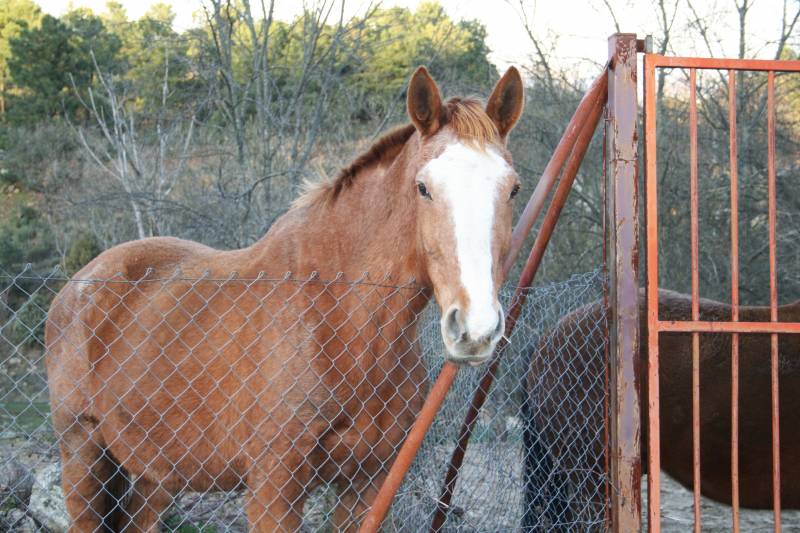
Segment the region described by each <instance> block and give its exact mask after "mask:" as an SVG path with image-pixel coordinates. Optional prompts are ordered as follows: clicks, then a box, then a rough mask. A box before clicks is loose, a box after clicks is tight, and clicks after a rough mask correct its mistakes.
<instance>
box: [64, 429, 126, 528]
mask: <svg viewBox="0 0 800 533" xmlns="http://www.w3.org/2000/svg"><path fill="white" fill-rule="evenodd" d="M58 429H59V428H57V430H58ZM59 434H60V443H59V447H60V450H61V487H62V490H63V491H64V503H65V505H66V508H67V513H68V514H69V517H70V522H71V525H70V528H69V532H70V533H90V532H91V533H93V532H95V531H103V530H104V529H110V530H112V531H113V530H116V525H117V520H118V518H119V512H120V510H121V506H120V505H121V501H122V499H123V497H124V496H125V492H126V489H127V477H126V475H125V472H124V471H123V470H122V469H121V468H120V467H119V465H117V464H116V463H115V462H114V461H113V460H112V458H111V456H110V455H108V454H107V453H106V451H105V449H104V444H103V441H102V438H101V437H100V432H99V430H98V429H97V424H96V422H94V421H92V420H90V419H87V418H84V417H76V418H74V419H73V423H72V424H71V425H70V426H69V427H67V428H64V429H63V431H59Z"/></svg>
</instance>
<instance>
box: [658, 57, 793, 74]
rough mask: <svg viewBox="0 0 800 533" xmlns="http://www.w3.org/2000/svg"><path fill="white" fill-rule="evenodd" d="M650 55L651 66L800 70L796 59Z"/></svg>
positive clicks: (775, 70)
mask: <svg viewBox="0 0 800 533" xmlns="http://www.w3.org/2000/svg"><path fill="white" fill-rule="evenodd" d="M648 56H649V58H650V59H649V64H650V66H651V68H697V69H711V70H752V71H773V72H800V60H796V59H793V60H773V59H722V58H720V59H715V58H712V57H672V56H662V55H658V54H648Z"/></svg>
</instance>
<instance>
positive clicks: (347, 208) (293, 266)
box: [255, 136, 422, 284]
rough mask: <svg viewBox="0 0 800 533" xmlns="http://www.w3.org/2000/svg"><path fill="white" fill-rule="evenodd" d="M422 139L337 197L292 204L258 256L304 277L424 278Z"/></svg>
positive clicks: (364, 173)
mask: <svg viewBox="0 0 800 533" xmlns="http://www.w3.org/2000/svg"><path fill="white" fill-rule="evenodd" d="M418 150H419V149H418V143H417V141H416V136H414V137H412V138H411V139H410V140H409V141H407V142H406V146H405V147H404V148H403V149H402V150H401V151H400V152H399V154H398V155H397V156H396V157H395V158H394V159H393V160H391V161H383V162H380V163H378V164H375V165H373V166H371V167H368V168H365V169H363V170H361V171H360V172H359V175H357V176H356V177H355V179H354V180H353V181H352V183H351V184H350V185H349V186H348V187H346V188H345V189H344V190H342V191H341V192H340V193H339V196H338V197H337V198H336V199H334V200H329V201H326V200H321V201H318V202H315V203H311V204H308V205H305V206H303V207H299V208H293V209H291V210H290V211H289V212H287V213H286V215H284V217H283V218H282V219H281V220H279V221H278V222H276V224H275V227H274V228H273V229H272V230H270V232H268V233H267V235H266V236H265V237H264V238H263V239H262V240H261V241H259V242H258V243H257V244H256V245H255V248H256V249H257V250H258V252H257V254H256V256H257V258H258V259H257V260H258V261H259V262H261V263H263V264H271V265H275V266H278V265H280V266H278V268H280V269H285V270H289V271H292V272H293V273H295V274H297V275H299V276H304V275H308V274H310V273H311V272H317V273H318V275H319V276H320V277H321V278H323V279H324V278H331V277H333V276H336V275H337V274H339V273H343V274H344V276H345V278H347V279H350V280H352V279H360V278H361V277H363V274H364V273H365V272H366V273H369V276H370V279H372V280H375V279H381V280H384V279H385V278H388V280H390V282H391V283H395V284H404V283H407V282H409V281H410V280H411V279H418V280H419V279H421V277H422V276H421V268H420V264H419V261H418V258H419V257H420V255H419V254H418V253H417V245H416V231H417V230H416V202H415V201H414V200H415V196H414V195H413V191H412V185H413V176H414V175H415V174H416V169H415V168H416V167H415V161H416V159H417V157H416V156H417V155H418Z"/></svg>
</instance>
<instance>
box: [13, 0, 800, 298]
mask: <svg viewBox="0 0 800 533" xmlns="http://www.w3.org/2000/svg"><path fill="white" fill-rule="evenodd" d="M509 2H510V3H512V4H514V5H515V6H516V7H517V8H518V12H519V15H520V20H519V23H520V24H522V25H524V27H525V29H526V31H527V34H528V36H529V38H530V44H531V45H532V46H531V49H532V50H533V51H534V53H533V54H532V55H531V57H530V58H529V61H528V62H527V63H526V64H524V65H520V66H521V67H522V68H523V70H524V72H525V77H526V83H527V104H526V108H525V113H524V115H523V118H522V120H521V122H520V124H519V126H518V128H517V130H516V131H515V133H514V134H513V135H512V138H511V141H510V142H511V149H512V152H513V153H514V156H515V164H516V166H517V168H518V170H519V171H520V174H521V175H522V176H523V178H524V189H523V194H522V195H521V197H527V194H529V193H530V192H531V191H532V190H533V188H534V186H535V181H536V179H537V178H538V176H539V174H540V173H541V171H542V170H543V168H544V166H545V164H546V163H547V160H548V158H549V156H550V153H551V152H552V150H553V148H554V147H555V145H556V143H557V142H558V139H559V137H560V135H561V133H562V131H563V129H564V126H565V125H566V123H567V121H568V120H569V118H570V116H571V115H572V112H573V111H574V109H575V106H576V105H577V102H578V101H579V100H580V97H581V96H582V94H583V92H584V91H585V89H586V86H587V85H588V80H585V79H583V78H581V77H580V76H579V75H578V74H577V73H576V72H575V71H574V70H570V69H569V68H567V67H563V68H562V67H560V66H559V64H558V62H557V60H556V59H555V58H554V57H552V55H551V54H550V52H549V50H550V47H549V46H548V41H549V40H550V39H551V38H552V36H551V35H549V34H548V35H547V37H546V38H545V37H543V36H542V35H543V32H542V28H537V27H536V24H535V21H534V20H533V19H532V18H531V17H530V16H529V15H530V14H531V13H532V12H533V11H532V9H531V6H530V4H531V3H530V2H525V1H524V0H519V1H518V3H514V2H511V0H509ZM616 4H617V3H615V2H604V5H605V6H607V7H608V10H609V13H610V15H611V18H612V20H614V21H616V16H615V12H614V11H613V10H612V7H613V6H614V5H616ZM729 4H731V5H729V6H727V7H728V8H731V9H735V10H736V13H738V14H739V21H740V29H742V31H741V32H740V37H739V39H740V42H739V51H740V54H739V55H740V56H742V57H745V56H747V55H748V54H749V53H750V51H751V50H755V49H760V48H763V47H769V48H770V49H771V50H772V49H774V50H775V57H782V58H794V57H796V54H797V48H798V38H797V29H796V25H797V21H798V16H799V15H800V2H798V1H797V0H786V1H785V2H784V10H783V13H775V18H776V20H777V19H780V20H781V25H780V35H775V36H767V35H761V36H759V37H758V39H757V38H755V37H754V36H753V35H752V33H751V32H750V31H744V29H745V28H747V22H748V13H749V12H750V9H751V8H752V7H753V2H752V0H730V2H729ZM715 5H716V4H715ZM652 8H653V16H654V17H655V18H656V19H657V20H658V21H659V28H660V30H659V33H658V34H656V35H654V38H655V43H656V47H657V49H658V51H659V52H661V53H674V52H675V51H674V48H673V43H674V42H675V39H676V37H677V36H679V35H684V36H685V35H690V36H692V37H693V38H694V39H695V41H696V42H701V43H702V42H705V44H706V46H707V48H708V53H709V55H713V53H714V50H716V49H717V48H716V47H715V45H714V42H713V39H714V35H715V34H714V32H713V31H711V30H712V28H713V24H714V20H715V18H714V12H713V10H711V11H708V10H706V11H703V12H702V13H700V12H699V10H698V9H696V6H695V5H694V4H693V3H692V2H691V1H689V0H674V1H668V0H652ZM678 14H684V15H686V20H687V21H688V22H686V23H685V24H684V25H679V24H678V23H677V22H676V20H678V19H677V18H676V17H678ZM195 20H196V24H195V26H194V27H191V28H189V29H186V30H184V31H180V32H179V31H176V30H175V29H174V28H173V21H174V14H173V13H172V11H171V10H170V8H169V7H168V6H166V5H161V4H156V5H154V6H153V7H152V8H151V9H150V10H149V11H148V12H147V13H146V15H145V16H143V17H142V18H140V19H139V20H130V19H129V17H128V16H127V15H126V12H125V10H124V8H123V6H122V5H121V4H118V3H115V2H109V3H108V4H107V8H106V9H105V11H104V12H103V13H102V14H97V13H93V12H92V11H90V10H88V9H84V8H80V9H72V10H70V11H69V12H67V13H66V14H64V15H63V16H61V17H53V16H51V15H46V14H43V13H42V12H41V10H40V9H39V8H38V7H37V5H36V4H35V3H33V2H32V1H31V0H6V1H5V2H3V3H0V150H2V151H1V152H0V158H1V159H0V267H2V269H4V270H6V271H7V272H16V271H19V270H20V269H21V268H22V267H23V265H25V264H26V263H32V264H33V265H34V268H35V269H38V270H44V269H48V268H51V267H53V266H55V265H60V266H61V267H62V268H65V269H66V270H67V271H68V272H75V271H77V270H78V269H80V267H81V266H82V265H83V264H85V263H86V262H87V261H89V260H90V259H91V258H92V257H93V256H95V255H96V254H97V253H99V252H100V251H102V250H103V249H106V248H108V247H110V246H113V245H115V244H117V243H120V242H123V241H127V240H130V239H136V238H143V237H148V236H154V235H177V236H181V237H185V238H189V239H195V240H198V241H201V242H203V243H205V244H209V245H212V246H217V247H222V248H233V247H242V246H246V245H248V244H250V243H252V242H253V241H254V240H255V239H257V238H259V237H260V236H261V235H263V233H264V232H265V231H266V230H267V228H269V226H270V225H271V224H272V222H273V221H274V220H275V219H276V217H278V216H279V215H280V214H281V213H283V212H284V211H285V210H286V209H287V207H288V204H289V202H290V201H291V199H293V198H294V197H295V196H296V194H297V192H298V189H299V187H300V185H301V184H302V182H303V181H304V180H306V179H312V180H313V179H318V178H319V177H321V176H326V175H330V174H333V173H335V172H336V171H337V169H338V168H339V167H341V166H342V165H344V164H346V163H347V162H348V161H349V160H350V159H352V158H353V157H354V156H355V155H357V154H358V153H359V152H360V151H361V150H363V149H364V148H365V147H366V146H367V145H369V143H370V142H372V141H373V140H374V139H375V138H376V137H377V136H378V135H380V134H381V133H382V132H383V131H385V130H386V129H388V128H389V127H391V126H393V125H395V124H397V123H400V122H404V121H405V120H406V119H405V109H404V99H405V87H406V83H407V79H408V76H409V74H410V72H412V70H413V68H415V67H416V66H417V65H419V64H425V65H427V66H428V67H429V69H430V70H431V72H432V73H433V75H434V77H435V78H436V79H437V81H438V82H439V83H440V85H441V86H442V88H443V91H444V92H445V94H447V95H455V94H478V95H484V96H485V95H486V94H488V92H489V91H490V89H491V87H492V84H493V83H494V82H495V81H496V79H497V78H498V69H497V68H496V66H495V65H493V64H492V63H491V62H490V60H489V54H490V52H491V51H490V49H489V47H488V45H487V41H486V30H485V28H484V26H483V25H482V24H481V23H480V21H476V20H453V19H452V18H451V17H449V16H448V15H447V12H446V11H445V10H444V9H443V8H442V7H441V6H440V5H439V4H437V3H435V2H430V3H423V4H421V5H420V6H419V7H418V8H417V9H415V10H410V9H407V8H401V7H391V6H386V7H381V6H378V5H376V6H370V7H367V8H366V9H364V10H363V11H362V12H361V13H360V14H359V15H357V16H355V17H350V18H348V17H345V15H344V9H343V7H342V4H341V3H340V2H334V1H329V0H319V1H317V2H312V3H308V4H306V8H305V10H304V11H303V12H302V13H301V14H300V15H298V16H297V17H296V18H294V19H293V20H279V19H277V18H275V16H274V3H270V2H269V1H266V0H265V1H263V2H256V3H251V2H249V1H247V0H205V1H204V2H202V3H201V4H198V11H197V15H196V17H195ZM681 20H682V19H681ZM611 31H613V28H609V33H610V32H611ZM556 37H557V36H556ZM759 39H760V40H759ZM597 46H604V43H597ZM599 68H600V66H599V65H598V67H597V71H598V72H599ZM724 76H725V73H721V74H720V73H715V72H712V73H704V74H703V75H701V76H700V78H699V80H700V81H699V88H698V95H699V101H698V106H699V114H700V146H701V158H700V161H701V168H700V177H701V193H702V195H701V206H700V213H701V221H700V226H701V231H702V239H703V240H702V244H703V247H704V250H706V251H705V252H704V254H703V257H702V258H701V292H702V293H703V295H705V296H710V297H716V298H722V299H726V298H727V294H728V293H729V282H730V280H729V273H728V271H729V268H728V264H729V257H728V255H727V253H728V252H727V246H728V239H729V221H730V218H729V217H730V213H729V210H728V209H727V202H728V191H727V189H726V183H727V180H728V172H729V171H728V168H729V162H728V159H727V157H728V156H727V154H728V145H727V143H728V138H727V132H728V122H727V111H726V102H727V97H728V96H727V85H726V79H725V77H724ZM737 82H738V94H737V102H738V103H737V111H738V117H739V119H738V123H739V139H738V141H739V145H740V146H739V161H738V164H739V169H740V170H739V171H740V195H741V198H742V205H741V208H742V213H741V215H740V219H741V220H740V234H741V236H742V239H743V241H742V255H741V258H740V260H741V262H742V268H743V276H742V288H743V300H744V301H746V302H750V303H759V302H761V303H763V302H765V301H766V299H767V288H768V282H767V280H768V270H767V268H766V255H765V253H766V248H765V245H766V240H765V238H766V215H765V213H766V131H765V127H766V115H765V113H766V111H765V98H766V96H765V83H766V78H765V76H763V75H758V74H753V75H741V76H739V77H738V79H737ZM687 84H688V73H687V72H684V71H677V70H676V71H665V72H664V73H663V74H662V75H661V76H660V77H659V80H658V95H659V98H658V116H659V120H658V135H659V141H660V151H659V156H658V157H659V159H658V162H659V184H660V185H659V187H660V193H661V196H660V203H661V209H662V211H661V212H662V214H663V215H664V218H663V222H662V226H661V232H662V238H664V239H665V240H664V242H665V243H666V245H665V247H664V249H663V252H662V253H663V258H662V263H663V265H665V267H662V269H661V275H662V284H663V285H664V286H665V287H669V288H674V289H678V290H683V291H686V290H688V289H689V284H688V283H689V266H688V246H689V242H688V205H689V204H688V196H687V191H688V173H689V169H688V157H687V153H688V107H687V106H688V103H687V94H688V85H687ZM776 98H777V104H778V148H779V150H778V152H779V157H778V187H779V188H778V194H779V221H778V223H779V226H778V240H779V279H780V283H781V286H780V291H779V292H780V294H781V298H782V299H783V300H789V299H797V298H800V274H799V272H800V239H798V228H800V225H799V224H800V220H798V219H799V218H800V187H799V186H798V184H800V179H799V178H800V173H799V172H798V166H800V148H799V146H800V145H799V144H798V141H800V122H799V121H800V112H798V111H797V110H798V109H800V82H799V81H798V76H779V77H778V81H777V93H776ZM601 137H602V132H598V134H597V136H596V138H595V141H594V143H595V144H594V146H593V147H592V148H591V149H590V152H589V156H588V158H587V160H586V162H585V163H584V166H583V167H582V169H581V172H580V174H579V176H578V179H577V182H576V188H575V190H574V191H573V193H572V195H571V198H570V201H569V205H568V206H567V208H566V209H565V211H564V214H563V216H562V219H561V221H560V222H559V230H558V231H557V232H556V236H555V237H554V241H553V243H552V244H551V248H550V251H549V252H548V254H547V258H546V261H545V264H544V266H543V270H542V273H541V278H542V279H564V278H565V277H567V276H568V275H570V274H571V273H574V272H576V271H578V270H580V271H585V270H589V269H591V268H593V267H595V266H597V265H599V264H601V262H602V253H603V244H602V243H603V239H602V232H603V213H602V202H601V198H602V194H603V191H602V175H603V168H602V153H601V147H602V144H601V140H602V139H601ZM523 204H524V202H519V206H518V207H521V206H522V205H523Z"/></svg>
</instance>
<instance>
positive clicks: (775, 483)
mask: <svg viewBox="0 0 800 533" xmlns="http://www.w3.org/2000/svg"><path fill="white" fill-rule="evenodd" d="M776 203H777V198H776V192H775V71H773V70H770V71H769V72H768V73H767V205H768V207H767V210H768V212H769V215H768V218H769V307H770V311H769V315H770V316H769V319H770V321H771V322H777V321H778V280H777V273H776V270H777V269H776V263H777V259H776V255H777V252H776V242H775V241H776V239H775V226H776V225H777V213H776V212H777V207H776V205H775V204H776ZM770 341H771V354H770V373H771V382H772V504H773V506H774V513H775V531H780V530H781V468H780V466H781V453H780V428H779V424H778V421H779V416H780V415H779V406H778V334H777V333H773V334H772V336H771V338H770Z"/></svg>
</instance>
